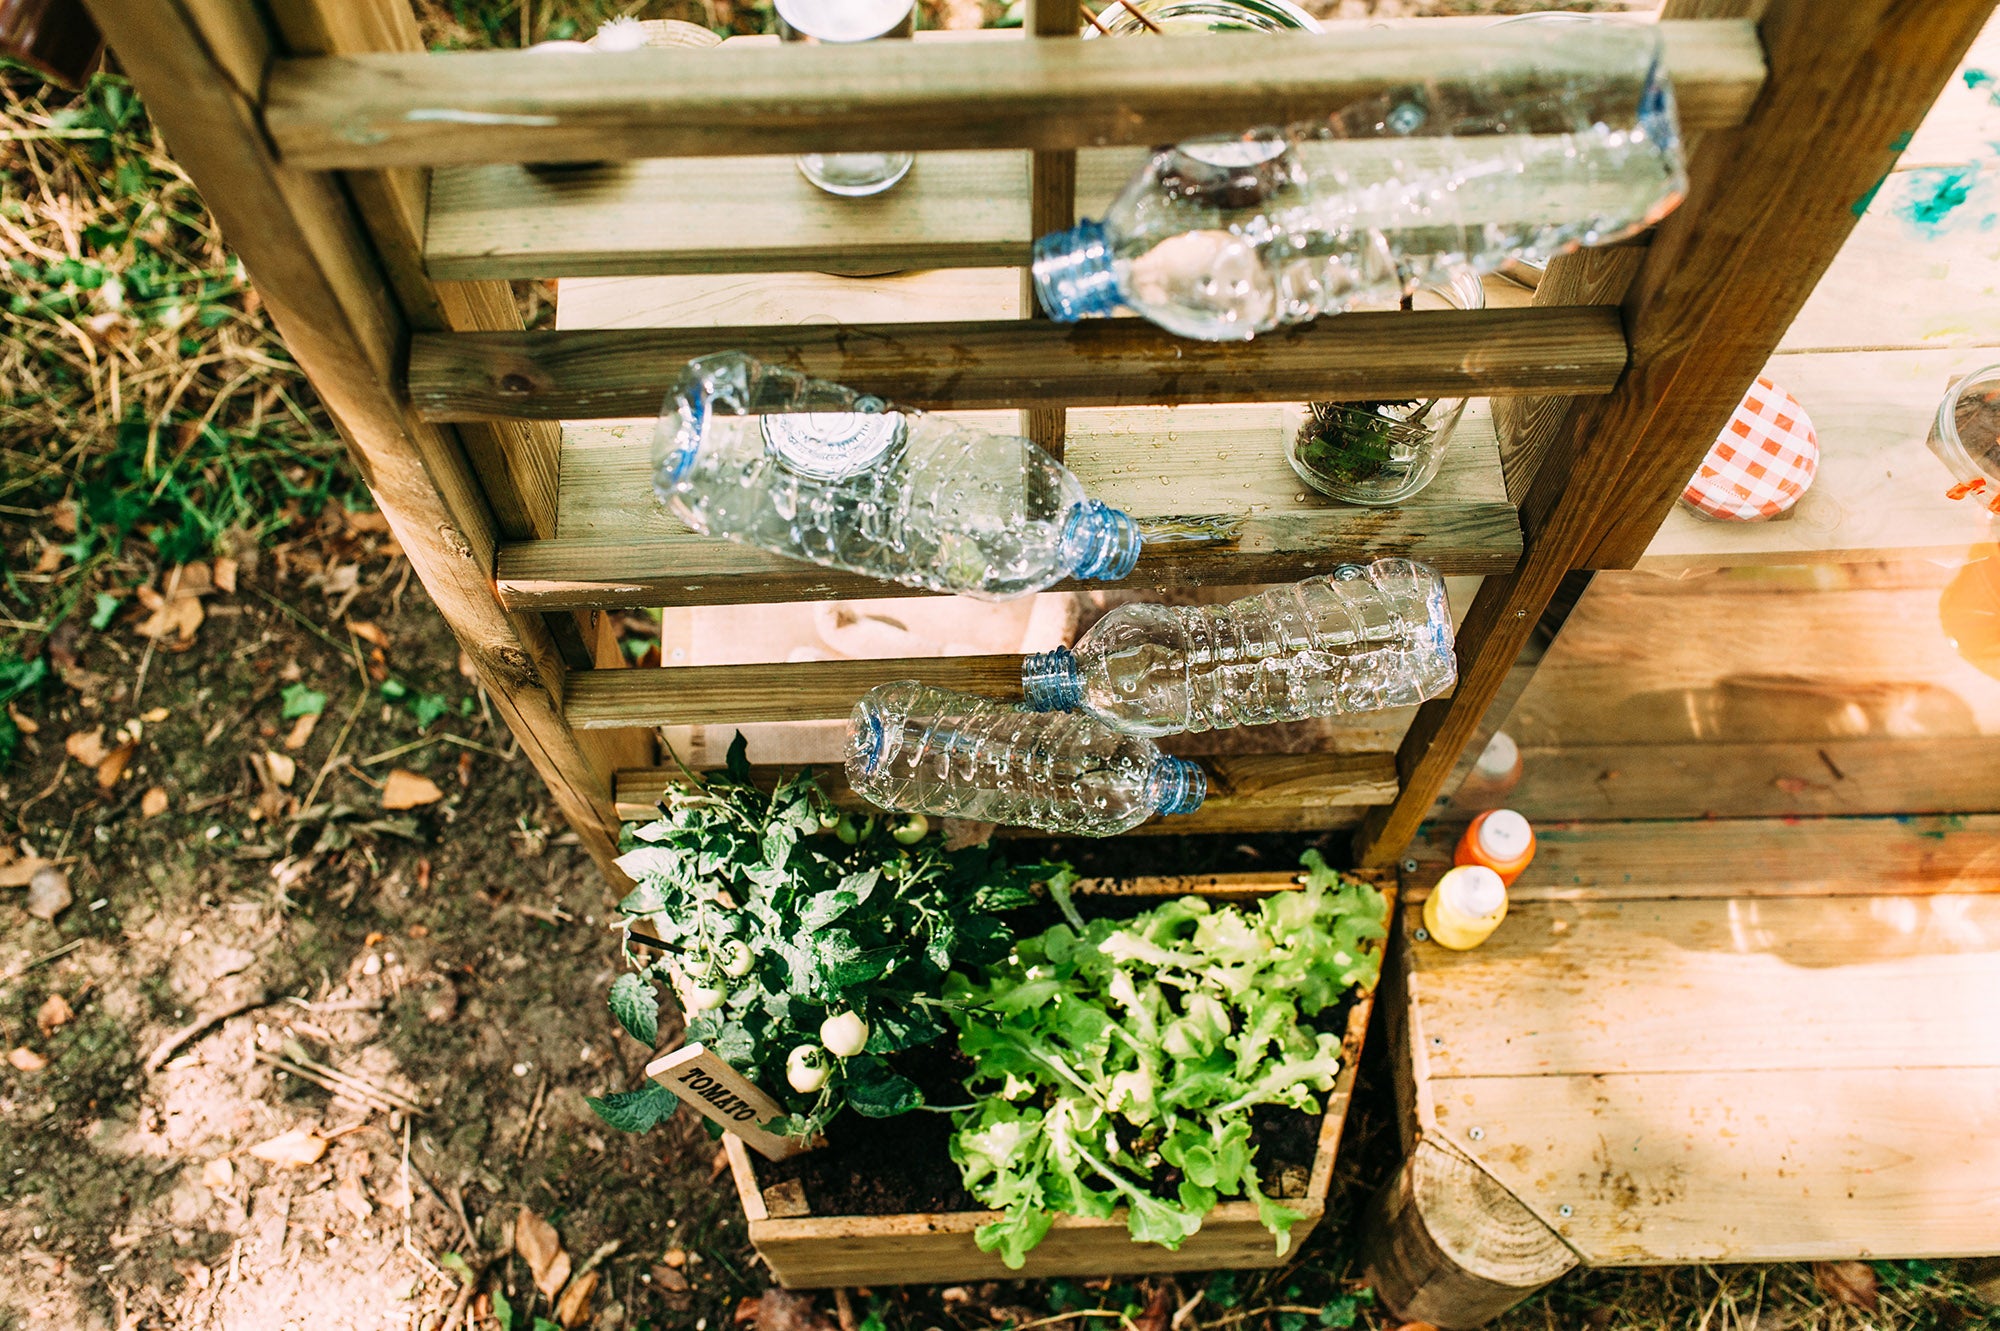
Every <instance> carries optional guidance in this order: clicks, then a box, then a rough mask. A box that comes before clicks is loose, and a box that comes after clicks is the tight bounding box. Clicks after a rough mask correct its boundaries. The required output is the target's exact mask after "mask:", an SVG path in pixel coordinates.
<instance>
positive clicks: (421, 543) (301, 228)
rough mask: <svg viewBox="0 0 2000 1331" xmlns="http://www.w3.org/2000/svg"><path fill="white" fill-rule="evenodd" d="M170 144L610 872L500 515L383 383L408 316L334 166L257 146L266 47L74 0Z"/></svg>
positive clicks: (558, 679) (590, 789)
mask: <svg viewBox="0 0 2000 1331" xmlns="http://www.w3.org/2000/svg"><path fill="white" fill-rule="evenodd" d="M89 6H90V11H91V14H92V17H94V18H95V19H96V20H97V24H98V26H99V27H100V28H101V29H102V30H103V31H104V34H105V36H106V38H107V39H108V40H109V42H110V43H111V45H112V47H113V49H115V50H116V51H117V52H118V57H119V61H120V63H121V64H122V65H123V66H124V67H125V70H126V72H127V73H128V74H129V75H130V76H131V78H132V81H133V83H134V84H136V85H137V86H138V88H139V91H140V93H141V94H142V95H144V96H145V98H146V101H147V106H148V109H149V110H150V112H151V113H152V116H153V119H154V121H155V123H156V124H158V125H159V126H160V130H161V132H162V134H163V135H164V136H165V137H166V139H167V141H168V143H169V144H170V145H171V146H172V148H173V151H174V156H175V160H176V161H178V162H179V163H180V164H181V165H182V166H183V167H184V168H186V170H187V172H188V175H189V176H190V177H191V178H192V179H193V180H194V182H195V184H196V186H197V187H198V188H200V189H201V191H202V197H203V198H204V199H205V200H206V201H207V203H208V205H209V207H210V208H211V209H212V210H213V212H214V213H215V216H216V220H217V222H219V223H220V224H221V226H222V229H223V232H224V234H225V235H226V236H227V237H228V238H229V241H230V244H231V245H232V246H234V247H235V249H236V251H237V253H238V254H240V255H241V256H242V259H243V262H244V264H245V266H246V267H247V268H248V269H249V271H250V274H251V276H252V278H253V279H254V280H255V282H256V284H257V289H258V293H259V294H260V295H261V296H262V297H263V300H264V303H265V305H266V307H267V308H269V309H270V311H271V315H272V318H273V319H274V320H275V321H276V323H277V326H278V330H279V332H280V333H281V334H283V336H284V338H285V343H286V345H287V346H288V347H289V348H290V349H291V352H292V354H293V355H294V356H295V357H296V358H297V360H298V362H299V364H300V366H301V367H303V368H304V370H305V371H306V374H307V376H308V377H309V378H310V379H311V381H312V384H313V387H314V388H315V389H316V390H317V391H318V392H319V394H320V396H321V398H322V399H323V400H324V401H325V402H326V405H327V408H328V410H329V411H330V412H331V413H332V414H333V417H334V421H335V423H336V424H337V425H338V426H339V427H340V431H341V434H342V436H343V437H344V438H345V439H346V441H347V444H348V449H349V451H350V453H351V454H352V456H353V458H354V460H355V464H356V466H357V467H358V468H359V470H360V471H361V474H362V477H363V479H365V480H366V481H367V482H368V485H369V488H370V490H372V491H373V493H374V495H375V499H376V502H377V503H378V504H380V505H381V508H382V512H383V514H384V515H385V516H386V517H387V518H388V520H389V527H390V530H391V531H393V532H394V533H395V535H396V539H397V541H398V542H399V543H400V544H401V545H402V547H403V550H404V552H405V553H406V554H407V555H408V556H409V559H410V562H411V564H412V566H413V567H414V568H415V569H416V572H417V575H418V576H419V577H420V578H421V579H422V580H423V583H424V587H425V589H426V590H428V591H429V593H430V595H431V598H432V599H433V600H434V601H436V602H437V604H438V608H439V609H440V610H441V611H442V612H443V613H444V616H445V619H446V622H448V623H449V624H450V625H451V627H452V631H453V632H454V633H455V634H456V635H457V637H458V640H459V644H460V646H461V647H462V648H463V649H464V650H465V653H466V655H467V656H468V657H469V658H470V659H471V660H472V663H473V665H474V667H475V669H476V670H477V672H478V675H479V678H480V682H481V683H482V684H484V685H485V686H486V690H487V692H488V693H489V694H490V695H491V697H492V700H493V704H494V706H495V707H496V708H498V709H499V711H500V713H501V715H502V716H503V717H505V718H506V720H507V723H508V725H509V726H510V727H512V729H513V731H514V734H515V735H516V737H517V738H518V739H519V740H520V742H521V748H522V751H523V752H524V753H526V754H527V755H528V758H529V760H530V761H531V762H533V763H534V765H535V768H536V770H537V771H538V772H539V773H540V775H541V777H542V779H543V780H544V781H545V782H547V783H548V786H549V790H550V793H551V794H552V795H553V796H554V798H555V800H556V803H557V805H558V806H559V807H560V808H561V810H562V812H563V814H564V816H565V817H566V818H567V819H568V820H569V822H570V825H571V826H572V827H574V828H575V829H576V830H577V832H578V834H579V835H580V836H581V837H582V839H583V843H584V845H585V847H586V848H587V849H588V850H589V851H590V852H591V855H592V856H593V858H595V859H596V860H597V862H598V864H599V866H600V867H601V868H602V869H603V870H604V872H605V874H606V876H607V877H609V878H610V879H611V881H612V882H613V883H614V884H620V883H624V882H626V881H628V880H627V879H626V878H625V876H624V875H623V874H622V873H620V872H619V871H618V869H617V867H616V866H615V865H614V864H613V863H612V860H613V858H614V857H615V856H616V854H617V850H616V841H617V834H618V815H617V811H616V809H615V807H614V806H613V804H612V802H611V790H610V787H609V783H608V782H607V781H606V780H604V779H603V778H601V777H600V776H598V775H597V774H596V773H595V772H593V771H592V765H591V763H590V761H589V760H588V758H587V757H586V755H585V753H584V751H583V749H582V748H581V747H580V746H579V745H578V743H577V740H576V736H575V735H574V734H573V733H572V732H571V730H570V728H569V726H568V725H567V724H566V723H565V722H564V720H563V717H562V683H563V664H562V660H561V658H560V655H559V653H558V651H557V648H556V644H555V642H554V641H553V639H552V638H551V637H550V635H549V633H548V630H547V629H546V628H545V627H544V625H543V624H542V622H541V620H540V618H539V617H538V616H534V615H523V614H510V613H508V612H507V611H506V610H505V609H504V608H503V607H502V606H501V605H500V602H499V600H498V599H497V598H496V596H495V592H494V586H493V577H492V570H493V561H494V551H495V548H496V546H497V544H498V541H499V539H500V531H499V526H498V524H497V522H496V520H495V517H494V513H493V510H492V508H491V507H490V506H489V505H488V504H487V502H486V499H485V497H484V494H483V492H482V487H481V485H480V480H479V477H478V475H477V474H476V473H475V472H474V470H473V469H472V467H471V466H470V465H469V464H468V462H467V460H466V455H465V452H464V450H463V448H462V446H461V443H460V441H459V439H458V438H457V437H456V436H455V435H453V434H451V433H449V432H448V431H446V430H443V429H440V428H439V427H436V426H432V425H427V424H425V423H424V422H422V421H420V420H418V419H417V418H416V416H415V415H414V413H412V412H411V411H410V410H409V407H408V404H407V403H406V402H405V401H404V400H403V399H402V397H401V396H400V394H399V393H398V392H397V391H396V387H395V385H396V384H397V382H398V381H399V379H400V369H401V366H400V358H401V353H402V349H403V346H404V345H405V342H406V339H407V336H408V330H409V325H408V323H407V321H406V318H405V316H404V313H403V311H402V310H401V309H400V308H399V307H398V305H397V303H396V299H395V283H394V280H393V278H392V277H391V275H390V274H389V273H388V272H386V271H385V269H384V266H383V264H382V262H381V261H380V259H379V258H378V256H377V254H376V251H375V248H374V246H373V244H372V243H371V241H370V238H369V236H368V235H367V233H366V231H365V229H364V228H363V227H362V225H361V224H360V222H359V220H358V219H357V218H356V216H355V214H354V210H353V207H352V205H351V204H350V202H349V199H348V196H347V194H346V193H345V192H344V191H343V190H342V188H341V185H340V182H339V181H337V180H335V179H334V178H333V177H331V176H328V175H323V174H313V173H306V172H299V171H295V170H290V169H288V168H286V167H283V166H281V165H280V164H279V163H278V162H277V161H276V159H275V158H274V157H273V155H272V152H271V148H270V145H269V144H268V142H267V141H266V140H265V138H264V135H263V132H262V129H261V125H260V123H259V118H258V104H257V97H258V93H259V90H260V89H261V87H262V83H263V77H264V71H265V70H266V69H267V68H268V66H269V64H270V61H271V59H272V56H273V46H272V38H271V34H270V33H268V32H267V31H266V30H265V28H264V27H263V25H262V23H261V22H260V21H259V20H258V19H257V17H256V15H255V13H254V12H253V10H252V8H251V7H250V6H249V5H246V4H240V3H232V2H231V0H89Z"/></svg>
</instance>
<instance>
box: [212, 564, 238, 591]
mask: <svg viewBox="0 0 2000 1331" xmlns="http://www.w3.org/2000/svg"><path fill="white" fill-rule="evenodd" d="M215 589H216V590H217V591H221V592H228V593H229V594H230V595H231V596H234V595H235V594H236V561H235V560H233V559H231V558H229V557H228V556H227V555H225V556H223V557H222V558H220V559H218V560H216V561H215Z"/></svg>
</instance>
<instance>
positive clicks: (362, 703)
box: [299, 689, 368, 809]
mask: <svg viewBox="0 0 2000 1331" xmlns="http://www.w3.org/2000/svg"><path fill="white" fill-rule="evenodd" d="M367 705H368V690H366V689H363V690H362V691H361V696H360V697H358V698H356V699H355V700H354V708H353V710H352V711H350V712H348V714H347V721H346V723H345V724H344V725H342V726H341V727H340V734H338V735H336V736H335V737H334V741H333V752H331V753H329V754H327V755H326V761H325V762H323V763H321V764H320V765H319V775H318V776H315V777H314V778H313V783H312V789H311V790H310V791H308V792H307V793H306V800H305V803H304V804H302V805H300V806H299V807H300V808H303V809H310V808H312V806H313V801H314V800H316V799H318V798H319V788H320V787H321V786H322V785H324V784H325V783H326V774H327V773H328V772H330V771H332V770H333V765H334V764H335V763H337V762H339V761H340V754H341V750H342V749H344V748H346V747H347V736H348V734H349V733H350V732H351V731H352V730H353V729H354V723H355V722H356V721H358V720H360V719H361V709H362V708H363V707H366V706H367Z"/></svg>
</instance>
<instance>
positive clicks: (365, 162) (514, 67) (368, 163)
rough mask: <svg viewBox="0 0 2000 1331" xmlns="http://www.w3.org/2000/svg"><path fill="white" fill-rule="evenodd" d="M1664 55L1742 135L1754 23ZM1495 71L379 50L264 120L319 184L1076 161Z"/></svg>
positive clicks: (1280, 49) (277, 88) (1208, 38)
mask: <svg viewBox="0 0 2000 1331" xmlns="http://www.w3.org/2000/svg"><path fill="white" fill-rule="evenodd" d="M1666 38H1667V59H1668V62H1669V68H1670V69H1671V72H1672V74H1673V78H1674V85H1675V93H1676V95H1677V97H1678V98H1679V101H1680V106H1681V116H1682V121H1683V123H1684V124H1685V125H1687V126H1688V127H1689V128H1691V129H1700V128H1706V127H1710V126H1719V125H1731V124H1735V123H1738V122H1740V121H1741V119H1742V118H1743V116H1744V115H1745V114H1746V113H1747V111H1748V110H1749V108H1750V106H1751V104H1752V102H1754V101H1755V99H1756V96H1757V93H1758V89H1759V88H1760V87H1761V86H1762V82H1763V78H1764V62H1763V54H1762V51H1761V49H1760V48H1759V46H1758V42H1757V36H1756V33H1755V32H1754V31H1753V30H1752V28H1751V26H1750V25H1749V24H1747V23H1733V22H1722V23H1702V24H1676V25H1670V26H1669V27H1668V29H1667V32H1666ZM1520 49H1523V50H1525V49H1527V48H1526V47H1525V46H1524V47H1522V48H1520ZM1542 59H1543V62H1544V66H1545V68H1548V69H1549V73H1548V77H1550V78H1552V79H1556V80H1560V79H1561V77H1563V76H1562V74H1561V73H1560V72H1556V71H1554V70H1553V69H1552V68H1550V67H1551V66H1552V65H1553V63H1554V62H1552V61H1549V60H1548V58H1547V55H1546V53H1544V54H1543V56H1542ZM1495 64H1496V61H1495V57H1494V53H1493V46H1492V42H1491V40H1490V39H1489V38H1486V37H1483V36H1482V35H1481V34H1479V33H1477V32H1467V31H1464V30H1459V31H1457V32H1455V33H1454V34H1453V35H1451V36H1449V37H1444V38H1442V39H1441V38H1439V37H1436V36H1431V35H1429V34H1426V33H1424V32H1422V31H1420V30H1415V29H1388V30H1381V31H1374V30H1363V31H1360V32H1354V31H1344V32H1340V33H1332V34H1325V35H1315V34H1308V33H1276V34H1261V33H1260V34H1247V33H1230V34H1226V35H1224V34H1213V35H1202V36H1181V37H1176V38H1175V39H1174V40H1173V41H1172V42H1171V43H1166V42H1062V43H1056V44H1054V48H1053V49H1045V48H1044V47H1043V46H1042V44H1040V43H1029V42H1004V41H996V42H967V43H962V44H958V45H955V46H954V47H953V49H952V50H951V51H950V53H949V55H948V56H945V55H944V54H943V53H941V52H939V51H937V50H935V49H934V48H929V47H928V45H927V44H918V43H905V42H876V43H869V44H862V45H854V46H832V45H829V46H814V47H799V46H747V45H746V46H744V47H742V48H740V49H735V50H726V51H725V52H724V53H723V54H721V55H720V56H718V55H717V54H716V53H710V52H699V53H688V52H678V51H657V50H649V51H638V52H632V53H629V54H617V55H612V54H604V53H590V54H577V55H573V56H571V55H544V54H535V55H530V54H527V53H523V52H459V53H452V54H448V55H436V56H430V57H412V56H393V55H381V56H367V57H348V58H326V59H314V60H291V61H280V62H278V64H277V65H276V67H275V68H274V69H273V70H272V71H271V78H270V81H269V84H268V87H267V91H266V96H265V121H266V124H267V126H268V128H269V131H270V134H271V136H272V139H273V140H274V141H275V143H276V144H277V145H278V146H279V149H280V151H281V152H282V153H283V155H284V158H285V160H286V161H287V163H288V164H290V165H293V166H300V167H312V168H326V167H381V166H442V165H447V164H456V163H472V162H518V161H540V162H593V161H604V160H606V159H626V158H637V157H713V156H732V155H753V154H760V153H790V152H798V151H804V150H824V151H869V150H897V149H933V150H934V149H958V148H1076V147H1082V146H1085V145H1098V144H1108V143H1136V144H1154V143H1163V142H1171V141H1172V140H1174V139H1178V138H1185V137H1189V136H1191V135H1195V134H1201V133H1212V132H1223V133H1228V132H1233V131H1236V130H1239V129H1241V128H1242V127H1243V126H1245V125H1258V124H1285V123H1290V122H1292V121H1297V120H1305V119H1309V118H1312V117H1315V116H1319V115H1323V114H1326V113H1327V112H1330V111H1332V110H1334V109H1336V108H1338V107H1340V106H1342V105H1345V104H1347V103H1349V102H1351V101H1353V100H1355V99H1356V98H1359V97H1364V96H1367V95H1370V94H1373V93H1379V92H1381V91H1383V90H1385V89H1389V88H1394V87H1398V86H1403V85H1406V84H1408V83H1411V82H1417V83H1434V84H1442V85H1447V86H1449V85H1453V84H1459V83H1467V82H1476V83H1478V84H1479V85H1480V86H1481V87H1482V88H1484V87H1490V85H1491V83H1492V82H1493V81H1494V80H1495V79H1496V78H1498V77H1504V73H1503V72H1502V71H1497V70H1496V69H1495ZM1523 91H1524V93H1525V94H1526V95H1532V90H1530V89H1525V88H1524V90H1523ZM974 105H976V106H977V107H978V114H976V115H971V114H967V108H968V107H969V106H974Z"/></svg>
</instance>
